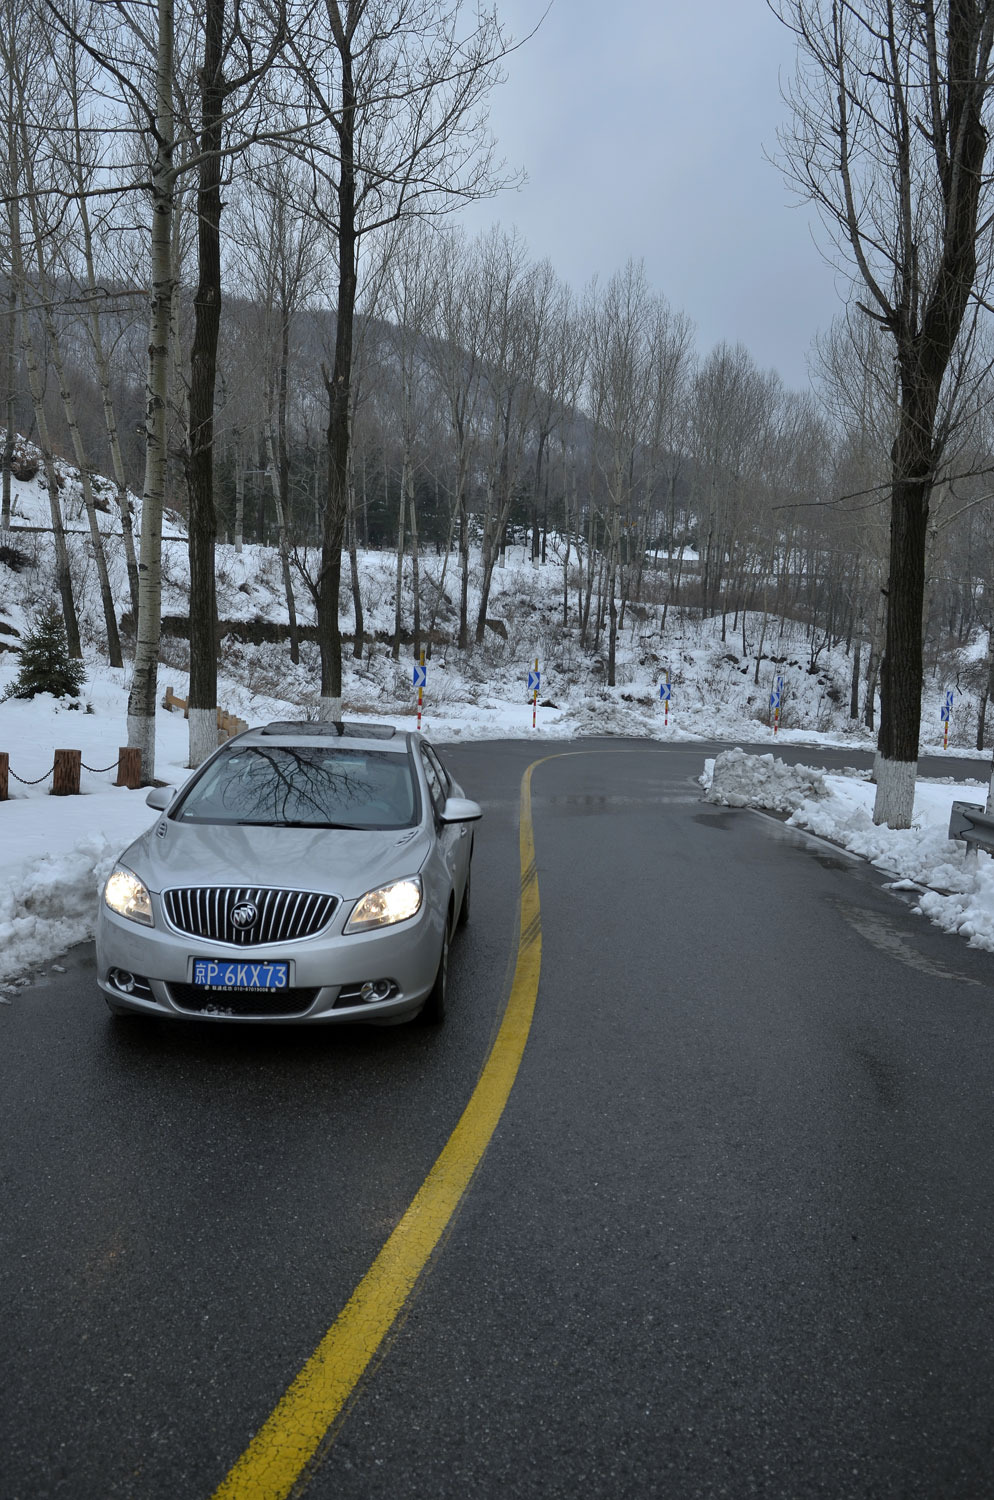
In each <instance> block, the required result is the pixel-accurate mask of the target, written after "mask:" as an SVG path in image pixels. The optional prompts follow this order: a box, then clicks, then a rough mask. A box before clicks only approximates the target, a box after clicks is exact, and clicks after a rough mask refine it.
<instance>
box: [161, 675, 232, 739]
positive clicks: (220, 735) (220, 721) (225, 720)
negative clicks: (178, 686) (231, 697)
mask: <svg viewBox="0 0 994 1500" xmlns="http://www.w3.org/2000/svg"><path fill="white" fill-rule="evenodd" d="M162 706H163V708H168V709H169V712H170V713H172V711H173V709H174V708H181V709H182V710H183V717H184V719H188V718H189V717H190V708H189V704H188V703H187V700H186V699H185V698H177V696H176V694H175V693H174V692H173V690H172V688H171V687H167V688H166V691H165V694H164V696H163V699H162ZM247 728H248V724H247V722H246V720H245V719H239V718H238V717H237V716H236V715H235V714H229V713H228V712H227V710H226V709H223V708H219V709H218V711H217V739H218V744H221V743H223V741H224V740H230V739H231V738H232V737H233V736H234V735H236V734H241V732H242V730H243V729H247Z"/></svg>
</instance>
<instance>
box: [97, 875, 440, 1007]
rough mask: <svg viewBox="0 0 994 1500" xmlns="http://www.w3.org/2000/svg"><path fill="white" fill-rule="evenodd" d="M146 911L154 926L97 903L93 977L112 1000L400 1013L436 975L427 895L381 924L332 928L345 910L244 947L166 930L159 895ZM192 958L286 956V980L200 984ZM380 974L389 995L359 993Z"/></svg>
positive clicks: (436, 942)
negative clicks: (329, 920)
mask: <svg viewBox="0 0 994 1500" xmlns="http://www.w3.org/2000/svg"><path fill="white" fill-rule="evenodd" d="M349 905H350V904H349V903H347V904H346V910H348V908H349ZM153 914H154V916H155V921H156V926H154V927H144V926H142V925H141V924H139V923H137V922H130V921H128V920H127V919H126V918H124V917H119V916H118V915H117V914H116V913H115V912H112V911H111V910H110V909H109V907H108V906H107V905H106V903H105V902H103V901H101V903H100V912H99V916H98V919H97V982H98V983H99V985H100V988H101V989H102V990H103V992H104V994H105V996H106V997H107V1000H108V1003H109V1004H110V1006H111V1008H112V1009H113V1010H119V1011H134V1012H141V1013H144V1014H146V1015H155V1016H168V1017H172V1018H174V1019H177V1020H180V1019H182V1020H204V1021H232V1020H237V1021H240V1022H244V1023H246V1024H253V1023H254V1024H260V1023H261V1024H272V1023H273V1022H279V1023H280V1024H281V1025H314V1024H335V1023H336V1022H341V1023H347V1022H355V1021H365V1022H384V1023H385V1022H390V1021H394V1020H402V1019H404V1017H406V1016H409V1015H412V1014H414V1013H415V1012H416V1011H418V1010H419V1009H420V1008H421V1006H422V1004H423V1003H424V1001H425V999H426V998H427V996H428V994H429V992H430V990H431V987H432V985H433V984H434V982H435V975H436V972H437V970H438V962H439V956H440V954H441V949H442V934H443V930H444V917H442V916H441V915H440V914H438V913H436V912H435V911H434V910H433V909H432V908H431V907H430V906H429V904H428V903H427V901H426V902H425V904H424V905H423V906H422V908H421V910H420V911H419V912H418V914H417V915H416V916H414V917H411V918H410V919H409V920H408V921H406V922H398V923H396V924H395V925H393V926H391V927H384V928H381V929H380V930H379V931H372V932H360V933H353V934H351V935H349V936H348V937H346V936H344V935H343V934H342V933H341V931H340V930H337V929H338V928H339V926H340V923H341V922H342V921H343V920H344V913H340V915H339V918H338V919H337V920H336V921H335V922H334V923H333V924H332V926H331V928H329V929H328V930H327V931H326V932H324V933H320V934H318V935H317V936H316V937H313V938H306V939H300V940H296V941H293V942H288V943H283V944H274V945H267V946H265V947H262V946H260V947H256V948H250V947H243V946H241V945H239V946H238V947H234V946H233V945H230V944H227V943H219V942H214V941H212V940H210V939H204V938H195V937H190V936H186V935H184V934H182V933H178V932H176V931H174V930H173V929H172V928H170V927H169V926H167V925H166V923H165V919H164V916H163V913H162V905H161V900H160V899H159V898H158V897H157V896H153ZM198 959H208V960H210V959H223V960H226V961H227V960H234V961H236V962H238V963H239V964H252V963H255V964H258V963H273V962H285V963H288V964H289V965H290V971H289V989H288V990H276V991H271V992H260V991H237V992H232V991H204V990H203V989H200V988H195V987H194V985H193V983H192V981H193V966H194V964H195V963H196V961H197V960H198ZM122 975H130V976H132V978H133V979H134V980H135V981H136V983H135V984H134V985H132V986H131V987H130V988H129V987H127V986H125V985H123V984H122V982H121V977H120V976H122ZM385 981H389V983H390V986H391V989H390V993H389V997H388V998H385V999H369V1000H362V999H360V997H359V990H360V988H361V986H362V985H363V984H364V983H376V982H385Z"/></svg>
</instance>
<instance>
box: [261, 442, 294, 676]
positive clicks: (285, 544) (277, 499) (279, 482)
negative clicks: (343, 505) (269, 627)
mask: <svg viewBox="0 0 994 1500" xmlns="http://www.w3.org/2000/svg"><path fill="white" fill-rule="evenodd" d="M266 457H267V459H268V462H269V482H270V484H271V485H272V490H273V504H274V505H275V507H276V534H277V544H278V547H279V556H280V576H281V577H282V579H283V597H284V599H285V600H286V617H287V625H288V628H289V634H290V660H291V661H292V662H293V664H294V666H296V665H297V663H298V662H299V661H300V632H299V630H298V628H297V603H296V600H295V599H294V595H293V575H292V573H291V572H290V538H289V536H288V535H287V523H286V510H285V508H284V500H283V479H284V475H283V473H282V469H281V466H279V465H278V464H277V462H276V453H275V449H274V447H273V428H272V424H271V423H270V424H269V425H268V426H267V428H266Z"/></svg>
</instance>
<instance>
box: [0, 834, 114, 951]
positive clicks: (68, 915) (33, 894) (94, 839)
mask: <svg viewBox="0 0 994 1500" xmlns="http://www.w3.org/2000/svg"><path fill="white" fill-rule="evenodd" d="M117 853H118V848H117V846H116V845H112V844H110V843H109V842H108V840H107V839H106V838H105V837H104V835H103V834H100V833H94V834H90V835H89V836H88V837H84V838H82V839H81V840H80V841H79V843H78V844H76V845H75V847H73V848H71V849H69V850H67V851H65V852H64V853H60V854H43V855H42V856H41V857H40V858H38V859H35V860H32V861H31V862H30V863H29V864H27V865H26V866H24V867H23V868H22V869H21V870H20V872H19V876H18V879H17V881H16V882H7V881H4V882H3V883H2V884H0V979H5V978H9V977H11V976H12V975H15V974H19V973H22V972H23V971H24V970H25V969H28V968H31V967H33V966H35V965H37V964H38V963H39V962H40V961H42V959H43V958H44V957H46V956H48V955H50V954H56V953H63V952H64V951H65V950H66V949H67V948H71V947H72V945H73V944H74V943H82V942H84V941H85V940H86V939H87V938H91V937H92V936H93V928H94V920H95V916H96V909H97V900H98V897H99V892H100V888H101V886H102V885H103V882H104V881H105V880H106V879H107V876H108V875H109V874H110V871H111V869H112V868H113V865H114V859H115V857H116V855H117Z"/></svg>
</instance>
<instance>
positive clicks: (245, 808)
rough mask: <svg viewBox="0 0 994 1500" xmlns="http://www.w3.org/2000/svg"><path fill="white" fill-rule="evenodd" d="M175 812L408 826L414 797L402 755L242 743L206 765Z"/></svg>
mask: <svg viewBox="0 0 994 1500" xmlns="http://www.w3.org/2000/svg"><path fill="white" fill-rule="evenodd" d="M174 816H175V818H176V820H177V821H178V822H180V823H239V824H258V825H260V826H263V827H267V828H280V827H283V828H287V827H292V828H302V827H303V828H410V827H412V826H413V825H414V824H415V823H417V821H418V816H419V799H418V794H417V788H416V785H415V780H414V776H413V773H412V770H411V763H410V761H409V759H408V757H407V756H406V755H397V754H390V753H389V752H385V751H381V750H352V749H345V748H343V749H336V748H334V747H332V746H317V745H290V746H288V745H247V746H245V747H244V748H242V749H240V750H237V751H234V752H233V753H232V754H231V755H221V756H219V757H218V759H217V760H216V761H214V762H213V763H212V764H211V765H209V766H208V767H207V768H206V770H205V771H204V773H203V775H202V776H200V777H199V778H198V779H197V780H196V781H195V782H194V783H193V785H192V786H191V787H190V790H189V791H188V792H187V793H186V795H185V796H184V797H183V799H182V801H181V802H180V804H179V806H178V808H177V811H176V813H175V814H174Z"/></svg>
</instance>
